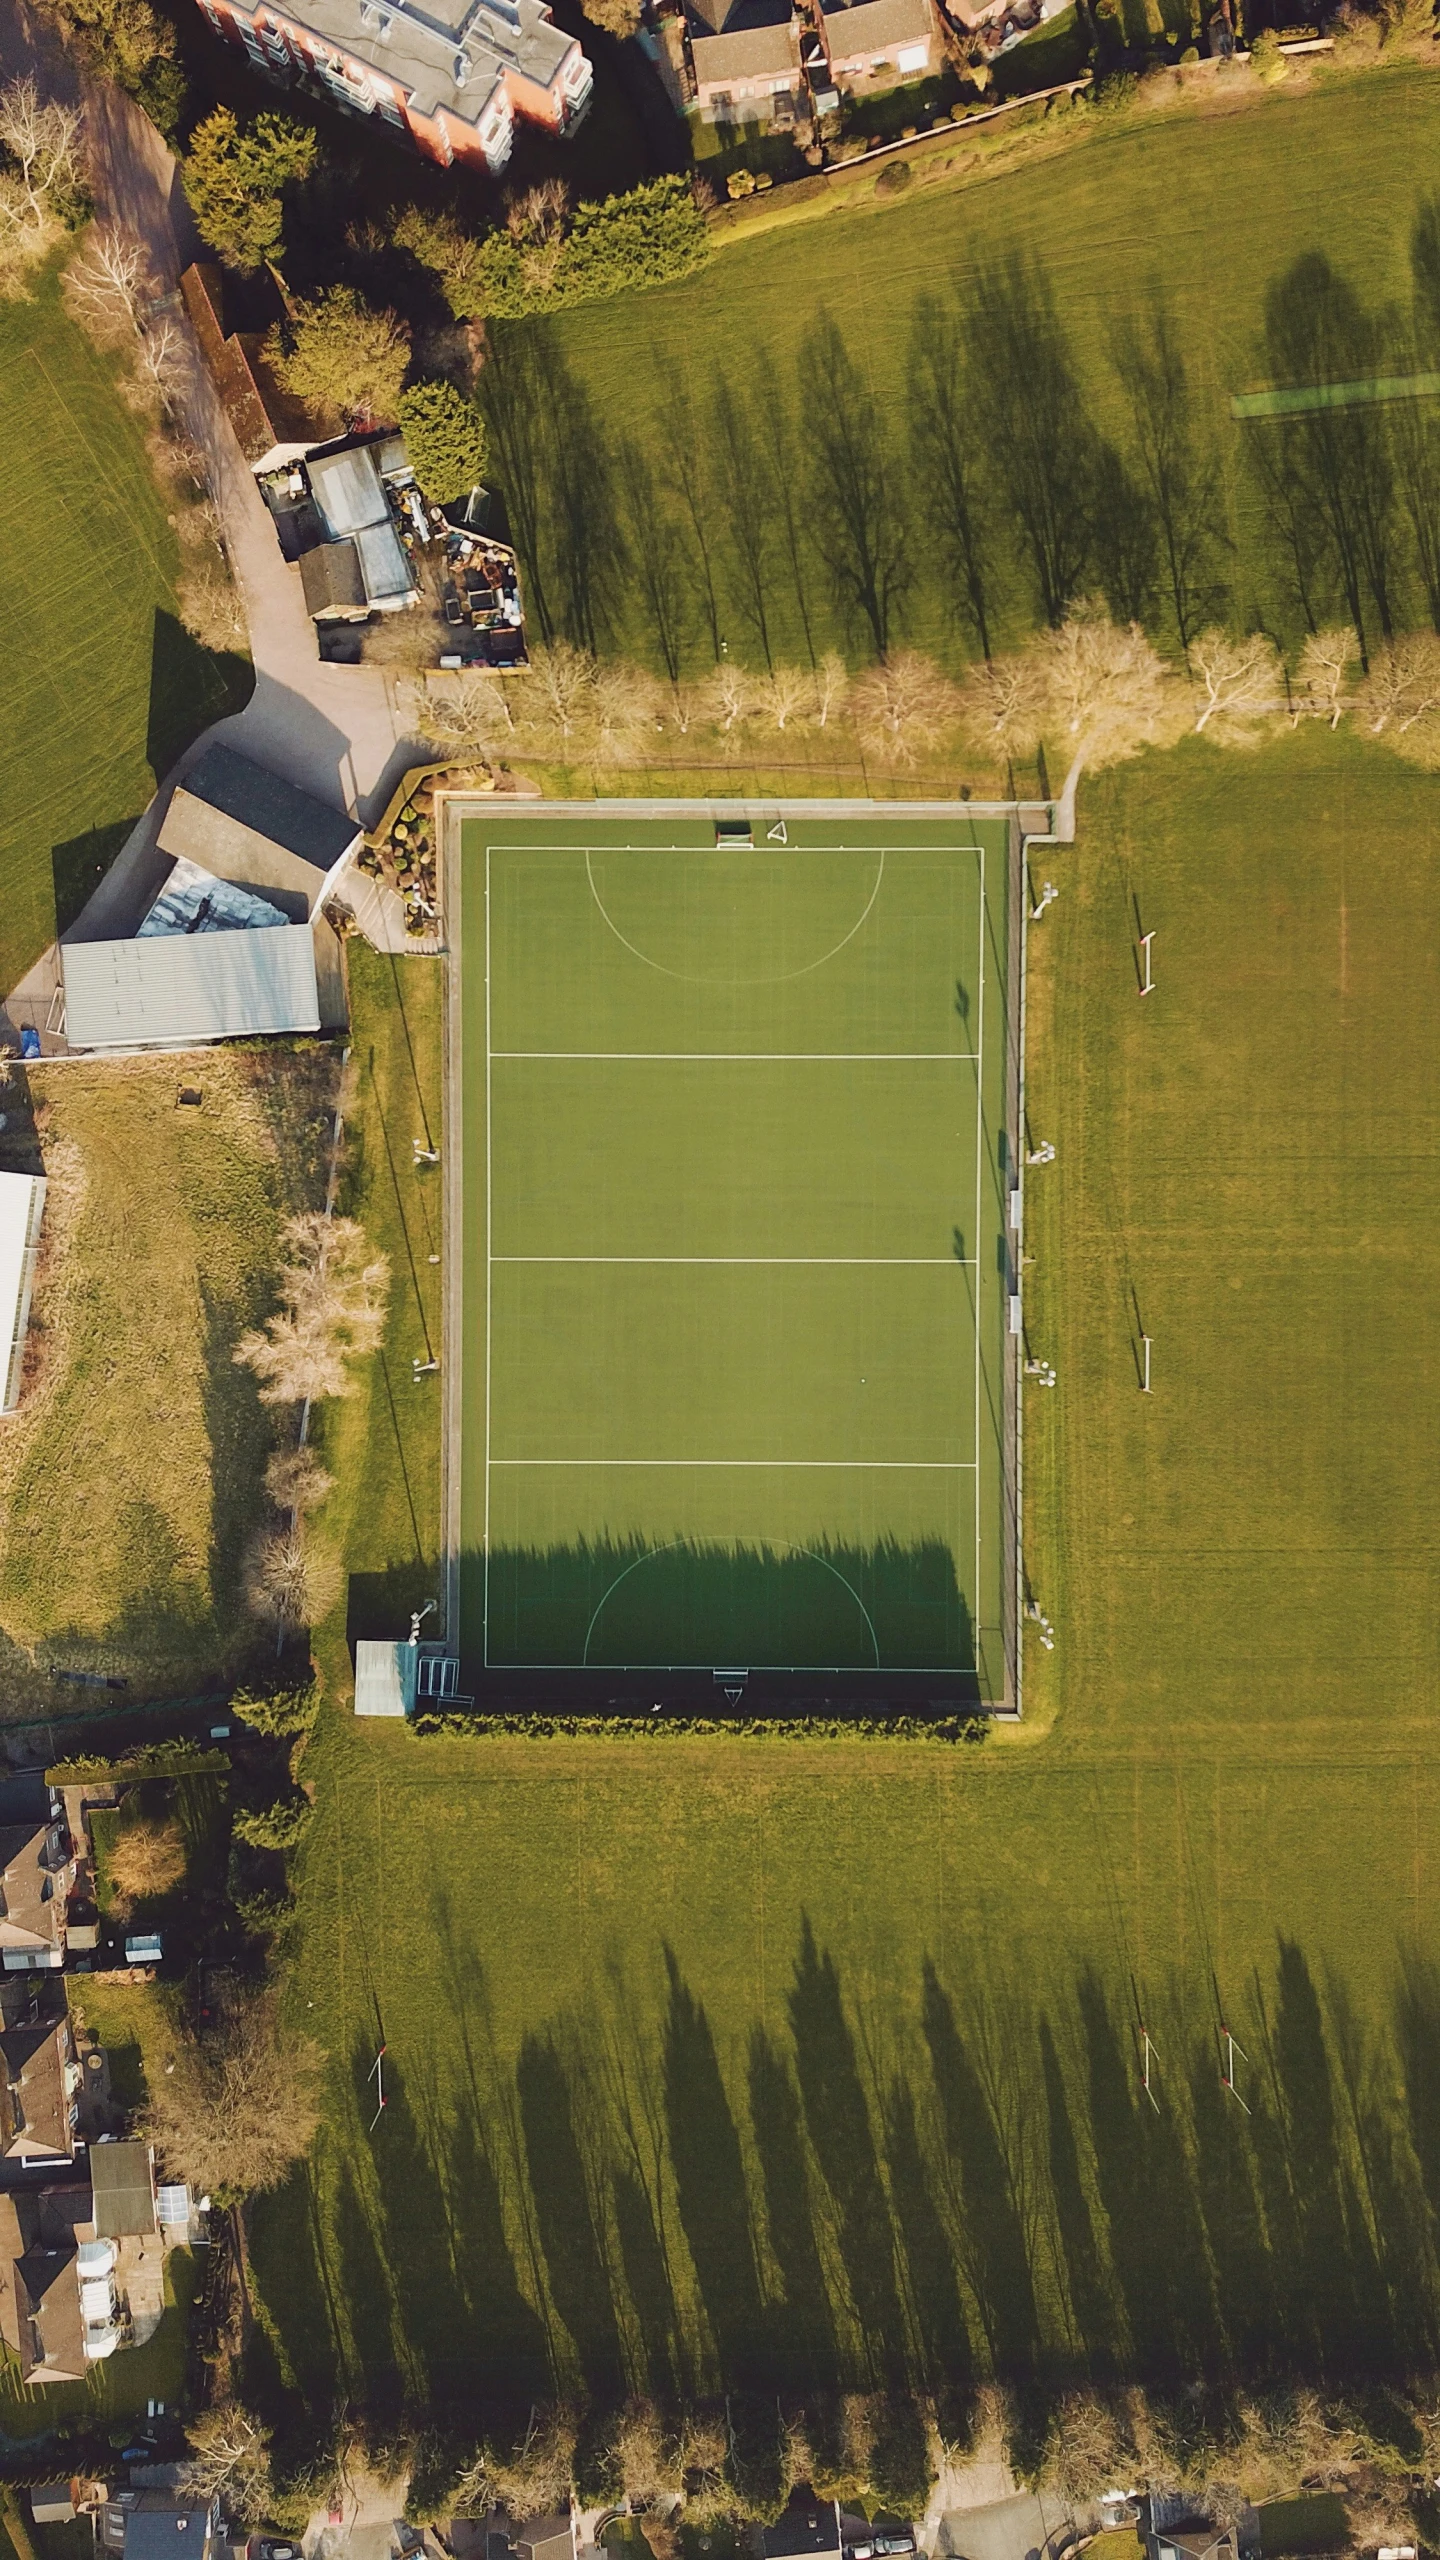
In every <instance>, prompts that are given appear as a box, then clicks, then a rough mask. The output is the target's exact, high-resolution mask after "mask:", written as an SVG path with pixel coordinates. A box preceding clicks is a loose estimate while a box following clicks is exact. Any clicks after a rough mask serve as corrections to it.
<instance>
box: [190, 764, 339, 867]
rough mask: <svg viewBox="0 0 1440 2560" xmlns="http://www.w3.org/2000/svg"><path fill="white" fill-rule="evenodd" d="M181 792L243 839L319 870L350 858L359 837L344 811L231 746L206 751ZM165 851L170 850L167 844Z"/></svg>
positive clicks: (193, 767)
mask: <svg viewBox="0 0 1440 2560" xmlns="http://www.w3.org/2000/svg"><path fill="white" fill-rule="evenodd" d="M182 788H183V790H184V791H185V794H186V796H187V798H188V799H191V800H203V801H204V802H205V804H206V806H207V808H210V809H213V810H215V811H216V813H217V814H218V815H219V816H220V817H223V818H229V819H230V820H231V822H232V824H234V825H235V826H239V827H243V828H244V829H245V830H246V832H247V834H250V835H258V836H264V837H266V838H267V839H268V841H269V842H270V843H271V844H280V845H283V846H284V847H285V850H286V852H287V853H293V854H297V855H298V856H299V857H300V859H301V861H302V862H309V863H313V864H314V867H315V869H316V870H317V871H328V870H329V869H330V867H331V864H332V863H335V862H338V861H339V859H340V856H341V854H342V853H348V851H349V849H350V847H351V845H352V844H354V842H355V840H356V838H357V836H358V835H359V833H360V830H359V828H358V827H357V826H356V824H355V821H354V819H353V818H347V816H346V815H345V812H344V810H343V809H334V808H332V807H331V806H330V804H329V802H328V801H325V800H317V799H316V798H315V796H314V794H313V792H309V791H302V790H301V789H300V788H299V786H298V784H296V783H293V782H287V781H286V779H285V776H284V775H283V773H272V772H271V771H270V770H269V768H268V766H265V765H260V764H252V763H251V761H250V758H249V757H248V756H238V755H237V754H236V753H235V750H234V748H233V747H219V746H216V747H207V748H206V750H205V753H204V754H203V756H201V757H199V758H198V759H197V761H196V762H195V763H194V764H192V765H191V767H190V770H189V772H188V773H187V774H186V776H185V780H184V783H183V785H182ZM162 841H163V836H162ZM165 849H166V851H167V852H168V851H170V850H171V848H170V847H169V846H168V845H167V846H166V848H165ZM173 849H174V851H175V852H177V853H183V852H185V851H187V850H188V848H187V847H186V846H184V845H176V846H175V847H174V848H173ZM194 858H195V857H194V856H193V855H192V856H191V859H192V860H193V859H194Z"/></svg>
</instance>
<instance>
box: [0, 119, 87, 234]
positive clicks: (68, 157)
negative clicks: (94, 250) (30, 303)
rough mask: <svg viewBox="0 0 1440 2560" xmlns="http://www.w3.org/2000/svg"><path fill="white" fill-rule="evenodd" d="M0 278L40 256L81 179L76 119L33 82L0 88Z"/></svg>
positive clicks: (57, 228) (79, 147)
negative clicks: (0, 156)
mask: <svg viewBox="0 0 1440 2560" xmlns="http://www.w3.org/2000/svg"><path fill="white" fill-rule="evenodd" d="M0 151H3V153H4V155H5V166H4V168H3V169H0V280H3V279H4V278H6V277H8V278H9V279H10V281H11V283H12V284H15V283H18V279H19V277H20V276H21V274H22V273H23V271H24V269H25V268H26V267H28V266H32V265H33V264H34V263H35V261H36V260H37V259H39V258H42V257H44V256H45V255H46V253H47V251H48V250H49V249H50V248H51V246H52V245H53V243H54V241H55V239H56V237H57V236H58V233H59V229H60V224H61V220H62V218H63V214H64V211H65V209H66V206H67V203H68V202H69V201H72V200H73V199H74V197H75V196H76V194H77V192H78V190H79V187H80V183H81V179H82V176H83V164H82V156H81V127H80V118H79V116H78V114H77V113H76V112H75V110H74V109H73V108H72V107H65V106H61V105H60V103H59V102H58V100H56V99H53V98H42V97H41V95H40V91H39V89H38V87H37V86H36V83H35V82H34V81H33V80H29V79H26V80H10V81H7V82H6V84H5V86H4V87H3V88H0Z"/></svg>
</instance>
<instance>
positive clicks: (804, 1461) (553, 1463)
mask: <svg viewBox="0 0 1440 2560" xmlns="http://www.w3.org/2000/svg"><path fill="white" fill-rule="evenodd" d="M490 1464H491V1466H492V1467H824V1468H826V1469H828V1470H831V1471H833V1470H835V1469H837V1468H843V1469H855V1470H858V1472H859V1473H860V1474H862V1475H863V1474H864V1472H865V1470H866V1468H867V1467H883V1468H884V1469H885V1470H886V1472H887V1473H892V1474H899V1475H907V1474H914V1473H917V1472H918V1473H919V1474H922V1475H964V1476H969V1475H973V1474H974V1473H975V1461H974V1460H973V1459H972V1458H492V1459H491V1461H490Z"/></svg>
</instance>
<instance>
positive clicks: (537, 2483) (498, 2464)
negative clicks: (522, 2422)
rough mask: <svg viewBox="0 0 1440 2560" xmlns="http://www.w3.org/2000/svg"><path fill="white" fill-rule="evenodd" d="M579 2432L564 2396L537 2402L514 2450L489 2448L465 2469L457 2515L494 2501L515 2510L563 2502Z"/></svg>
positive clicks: (537, 2510) (515, 2512)
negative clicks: (544, 2404) (552, 2401)
mask: <svg viewBox="0 0 1440 2560" xmlns="http://www.w3.org/2000/svg"><path fill="white" fill-rule="evenodd" d="M579 2436H580V2429H579V2424H578V2421H577V2419H576V2415H575V2412H574V2410H573V2409H571V2408H569V2407H568V2406H567V2405H566V2404H565V2403H564V2402H557V2403H555V2404H554V2405H553V2406H548V2407H542V2406H539V2405H538V2404H537V2405H536V2406H534V2407H532V2409H531V2411H530V2419H529V2424H528V2426H527V2427H526V2430H525V2434H524V2437H523V2439H522V2441H521V2442H520V2443H519V2444H518V2445H516V2446H515V2447H514V2448H513V2450H512V2451H511V2452H509V2453H495V2452H489V2451H487V2452H485V2453H483V2454H481V2455H480V2457H479V2458H478V2459H477V2460H476V2461H475V2462H472V2463H471V2464H470V2466H469V2468H468V2469H467V2470H465V2471H463V2472H462V2473H461V2475H460V2478H459V2480H458V2481H457V2482H456V2484H455V2491H454V2510H455V2513H456V2515H458V2516H475V2515H483V2514H484V2512H485V2510H486V2508H487V2507H492V2506H501V2507H505V2508H507V2509H508V2510H509V2512H510V2514H511V2515H515V2516H525V2515H535V2514H536V2513H544V2512H546V2511H547V2510H548V2511H550V2512H551V2513H553V2512H554V2511H555V2509H557V2508H564V2507H565V2506H566V2505H567V2504H568V2503H569V2499H570V2495H571V2491H572V2489H573V2486H574V2478H575V2447H576V2444H577V2443H578V2441H579Z"/></svg>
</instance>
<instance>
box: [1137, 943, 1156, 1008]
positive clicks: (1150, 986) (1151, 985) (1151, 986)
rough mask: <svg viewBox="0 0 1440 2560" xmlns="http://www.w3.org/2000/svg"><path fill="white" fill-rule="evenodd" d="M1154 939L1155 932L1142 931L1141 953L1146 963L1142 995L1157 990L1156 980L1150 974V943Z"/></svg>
mask: <svg viewBox="0 0 1440 2560" xmlns="http://www.w3.org/2000/svg"><path fill="white" fill-rule="evenodd" d="M1154 939H1155V936H1154V934H1153V933H1142V934H1141V936H1140V953H1141V958H1142V959H1143V961H1144V964H1145V976H1144V979H1143V981H1142V983H1141V988H1140V993H1141V994H1142V996H1149V995H1153V994H1154V992H1155V981H1154V979H1153V977H1152V976H1151V974H1150V945H1151V943H1152V942H1153V941H1154Z"/></svg>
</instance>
